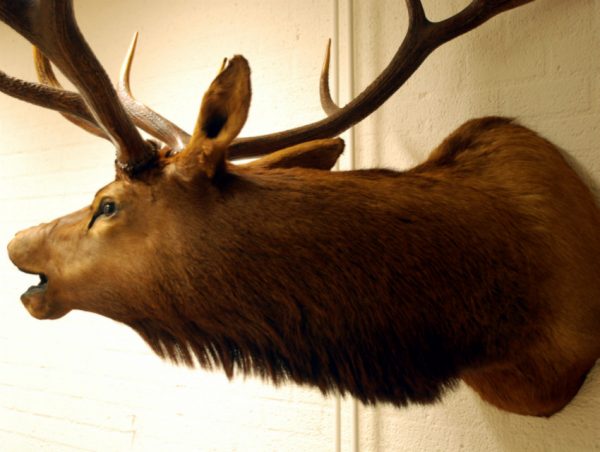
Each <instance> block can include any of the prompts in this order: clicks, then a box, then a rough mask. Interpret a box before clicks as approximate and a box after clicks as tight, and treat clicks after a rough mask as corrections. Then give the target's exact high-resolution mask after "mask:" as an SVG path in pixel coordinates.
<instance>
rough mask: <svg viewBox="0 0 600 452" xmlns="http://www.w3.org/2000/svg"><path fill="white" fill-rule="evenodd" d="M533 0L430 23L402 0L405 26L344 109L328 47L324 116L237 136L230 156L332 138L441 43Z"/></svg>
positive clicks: (477, 4)
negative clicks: (386, 59) (331, 83)
mask: <svg viewBox="0 0 600 452" xmlns="http://www.w3.org/2000/svg"><path fill="white" fill-rule="evenodd" d="M532 1H533V0H473V1H472V2H471V3H470V4H469V5H468V6H467V7H465V8H464V9H463V10H462V11H460V12H459V13H457V14H455V15H454V16H452V17H450V18H448V19H445V20H443V21H441V22H430V21H429V20H428V19H427V17H426V15H425V11H424V9H423V5H422V4H421V1H420V0H405V2H406V7H407V9H408V16H409V24H408V31H407V32H406V36H405V38H404V40H403V41H402V44H401V45H400V48H399V49H398V51H397V52H396V54H395V55H394V57H393V59H392V61H391V62H390V63H389V65H388V66H387V67H386V68H385V69H384V70H383V72H382V73H381V74H380V75H379V77H377V78H376V79H375V80H374V81H373V82H372V83H371V84H370V85H369V86H368V87H367V88H366V89H365V90H364V91H363V92H362V93H360V94H359V95H358V96H356V97H355V98H354V99H353V100H352V101H350V102H349V103H348V104H347V105H346V106H344V107H343V108H339V107H337V105H335V103H334V102H333V100H332V99H331V95H330V94H329V87H328V84H327V78H328V68H329V62H328V58H329V49H328V51H327V59H326V62H325V65H324V68H323V74H322V76H321V99H322V101H321V103H322V105H323V108H324V110H325V112H326V113H327V114H328V116H327V117H326V118H325V119H322V120H320V121H317V122H314V123H312V124H308V125H305V126H301V127H298V128H295V129H290V130H286V131H283V132H277V133H273V134H269V135H262V136H256V137H247V138H240V139H237V140H236V141H234V143H233V144H232V145H231V146H230V148H229V156H230V158H232V159H233V158H244V157H254V156H259V155H263V154H268V153H270V152H273V151H275V150H277V149H282V148H285V147H288V146H293V145H295V144H298V143H302V142H305V141H310V140H316V139H320V138H331V137H334V136H337V135H339V134H340V133H342V132H344V131H345V130H347V129H349V128H350V127H352V126H353V125H354V124H356V123H358V122H360V121H361V120H362V119H364V118H366V117H367V116H369V115H370V114H371V113H373V112H374V111H375V110H377V108H379V106H381V104H383V103H384V102H385V101H386V100H387V99H388V98H389V97H390V96H391V95H392V94H393V93H394V92H396V91H397V90H398V89H399V88H400V87H401V86H402V85H403V84H404V82H405V81H406V80H407V79H408V78H409V77H410V76H411V75H412V74H413V73H414V72H415V71H416V69H417V68H418V67H419V66H420V65H421V63H422V62H423V61H424V60H425V58H426V57H427V56H428V55H429V54H430V53H431V52H432V51H433V50H435V49H436V48H438V47H439V46H441V45H442V44H444V43H446V42H448V41H450V40H452V39H454V38H455V37H457V36H460V35H462V34H464V33H466V32H468V31H470V30H472V29H474V28H476V27H477V26H479V25H481V24H483V23H484V22H486V21H487V20H489V19H490V18H492V17H494V16H495V15H497V14H499V13H501V12H503V11H507V10H509V9H513V8H516V7H518V6H521V5H524V4H526V3H530V2H532Z"/></svg>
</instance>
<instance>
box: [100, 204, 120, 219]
mask: <svg viewBox="0 0 600 452" xmlns="http://www.w3.org/2000/svg"><path fill="white" fill-rule="evenodd" d="M98 210H99V211H100V214H101V215H104V216H107V217H110V216H111V215H113V214H114V213H115V212H116V211H117V205H116V204H115V202H114V201H110V200H105V201H102V203H100V208H99V209H98Z"/></svg>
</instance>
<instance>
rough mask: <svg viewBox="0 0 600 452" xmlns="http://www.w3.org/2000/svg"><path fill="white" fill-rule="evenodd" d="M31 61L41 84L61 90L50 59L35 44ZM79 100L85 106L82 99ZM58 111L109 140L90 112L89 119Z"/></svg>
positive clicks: (94, 133) (90, 131) (92, 132)
mask: <svg viewBox="0 0 600 452" xmlns="http://www.w3.org/2000/svg"><path fill="white" fill-rule="evenodd" d="M33 62H34V65H35V70H36V72H37V76H38V80H39V81H40V83H42V84H43V85H46V86H51V87H53V88H56V89H61V90H62V89H63V87H62V85H61V84H60V82H59V81H58V79H57V78H56V75H55V74H54V71H53V70H52V64H51V63H50V60H48V58H46V56H45V55H44V54H43V53H42V52H41V51H40V49H38V48H37V47H35V46H33ZM73 94H74V95H77V94H75V93H73ZM80 97H81V96H80ZM81 102H82V104H83V105H84V107H85V104H84V103H83V100H82V101H81ZM86 110H87V108H86ZM60 113H61V115H63V116H64V117H65V118H66V119H67V120H69V121H71V122H72V123H73V124H75V125H76V126H79V127H81V128H82V129H84V130H85V131H87V132H89V133H91V134H93V135H96V136H98V137H100V138H104V139H106V140H110V138H109V137H108V135H106V132H104V130H102V128H101V127H100V126H98V123H96V121H95V120H94V119H93V116H92V115H91V114H90V115H89V119H83V118H80V117H79V116H77V115H74V114H72V113H65V112H60ZM90 119H91V121H90Z"/></svg>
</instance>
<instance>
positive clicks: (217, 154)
mask: <svg viewBox="0 0 600 452" xmlns="http://www.w3.org/2000/svg"><path fill="white" fill-rule="evenodd" d="M250 98H251V89H250V67H249V66H248V62H247V61H246V59H245V58H244V57H242V56H239V55H236V56H234V57H233V58H232V59H231V60H229V62H228V64H227V65H226V66H225V67H224V68H223V69H222V70H221V72H220V73H219V75H218V76H217V77H216V78H215V80H214V81H213V82H212V83H211V85H210V87H209V88H208V91H206V94H204V98H203V99H202V105H201V107H200V113H199V115H198V120H197V121H196V127H195V129H194V133H193V134H192V138H191V139H190V141H189V143H188V145H187V146H186V148H185V149H184V150H183V151H182V152H181V154H180V158H179V159H178V163H179V164H178V166H179V169H180V170H182V171H184V172H185V173H188V174H187V175H188V176H192V174H189V172H194V173H203V174H205V175H206V176H207V177H209V178H211V179H212V178H213V177H215V175H216V174H217V173H218V172H219V171H221V170H223V169H224V168H225V159H226V157H227V148H228V146H229V144H230V143H231V142H232V141H233V139H234V138H235V137H236V136H237V135H238V133H240V130H242V127H243V126H244V123H245V122H246V118H247V117H248V109H249V108H250Z"/></svg>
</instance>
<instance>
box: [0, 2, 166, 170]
mask: <svg viewBox="0 0 600 452" xmlns="http://www.w3.org/2000/svg"><path fill="white" fill-rule="evenodd" d="M0 20H2V21H4V22H5V23H6V24H7V25H9V26H10V27H12V28H13V29H14V30H15V31H17V32H18V33H19V34H20V35H22V36H23V37H25V38H26V39H27V40H28V41H30V42H31V43H32V44H33V45H35V46H36V47H38V48H39V49H40V50H41V51H42V52H43V53H44V55H46V56H47V57H48V58H49V59H50V60H52V62H53V63H54V64H56V66H57V67H58V68H59V69H60V70H61V71H62V72H63V74H64V75H66V76H67V78H68V79H69V80H70V81H71V82H72V83H73V84H74V85H75V86H76V87H77V89H78V91H79V92H80V93H81V96H82V97H83V99H84V100H85V103H86V104H87V105H88V107H89V109H90V111H91V113H92V114H93V116H94V118H95V119H96V122H97V123H98V124H99V125H101V127H102V128H103V129H104V131H105V132H106V133H107V135H108V136H109V137H110V138H111V140H112V141H113V143H114V144H115V146H116V148H117V165H118V167H119V168H120V169H121V170H123V171H125V172H126V173H128V174H130V175H131V174H135V173H136V172H137V171H138V170H139V169H141V168H143V167H144V166H146V165H147V164H148V163H149V162H150V161H152V160H154V159H155V158H156V152H155V149H154V147H153V146H152V145H151V144H150V143H148V142H146V141H145V140H144V139H143V138H142V137H141V135H140V134H139V132H138V130H137V129H136V128H135V126H134V124H133V122H132V121H131V119H130V117H129V116H128V115H127V112H126V111H125V109H124V108H123V106H122V104H121V103H120V102H119V99H118V97H117V94H116V92H115V90H114V88H113V86H112V84H111V82H110V80H109V78H108V76H107V75H106V72H105V71H104V69H103V68H102V66H101V65H100V63H99V62H98V60H97V59H96V57H95V55H94V53H93V52H92V50H91V49H90V47H89V46H88V44H87V42H86V41H85V39H84V38H83V36H82V35H81V32H80V31H79V27H78V26H77V23H76V21H75V17H74V14H73V5H72V1H71V0H44V1H36V0H3V1H1V2H0Z"/></svg>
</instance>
